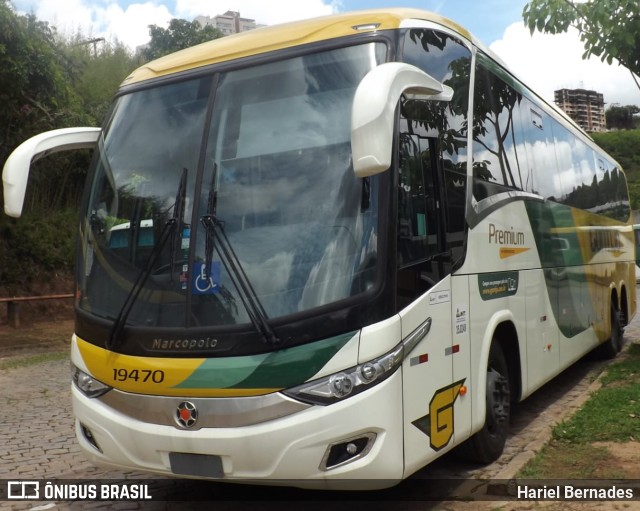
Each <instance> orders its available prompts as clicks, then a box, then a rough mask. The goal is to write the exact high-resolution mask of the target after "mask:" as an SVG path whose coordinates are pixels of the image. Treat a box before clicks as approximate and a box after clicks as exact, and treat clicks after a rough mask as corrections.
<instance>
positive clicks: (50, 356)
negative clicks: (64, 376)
mask: <svg viewBox="0 0 640 511" xmlns="http://www.w3.org/2000/svg"><path fill="white" fill-rule="evenodd" d="M68 358H69V353H68V352H66V351H60V352H58V351H55V352H51V353H40V354H38V355H31V356H29V357H15V358H10V359H9V360H2V361H0V370H5V369H16V368H18V367H26V366H32V365H38V364H43V363H45V362H57V361H59V360H64V359H68Z"/></svg>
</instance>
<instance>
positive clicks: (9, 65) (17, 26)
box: [0, 0, 73, 165]
mask: <svg viewBox="0 0 640 511" xmlns="http://www.w3.org/2000/svg"><path fill="white" fill-rule="evenodd" d="M72 102H73V94H72V92H71V90H70V88H69V85H68V82H67V79H66V73H65V66H64V63H63V61H62V59H61V58H60V55H59V54H58V53H57V52H56V50H55V30H54V29H53V28H52V27H50V26H49V25H48V24H47V23H46V22H42V21H38V20H37V19H36V17H35V16H33V15H28V16H18V15H17V14H16V13H15V12H14V11H13V9H12V7H11V4H10V3H9V2H8V0H0V165H1V164H4V160H5V159H6V157H7V156H8V155H9V152H10V151H11V150H13V148H14V147H16V146H17V145H18V143H20V142H22V141H23V140H24V139H26V138H28V137H29V136H31V135H34V134H35V133H38V132H40V131H45V130H47V129H52V128H56V127H61V124H62V123H63V122H64V120H63V118H64V117H65V116H66V115H67V114H68V113H69V107H70V105H71V103H72Z"/></svg>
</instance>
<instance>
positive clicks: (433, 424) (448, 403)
mask: <svg viewBox="0 0 640 511" xmlns="http://www.w3.org/2000/svg"><path fill="white" fill-rule="evenodd" d="M464 381H465V379H462V380H460V381H457V382H455V383H452V384H451V385H447V386H446V387H444V388H441V389H438V390H437V391H436V392H435V393H434V394H433V397H432V398H431V401H430V402H429V413H428V414H427V415H425V416H424V417H420V418H419V419H417V420H415V421H413V422H412V424H413V425H414V426H415V427H416V428H418V429H419V430H420V431H422V432H423V433H425V434H426V435H428V436H429V446H430V447H431V448H432V449H433V450H434V451H439V450H441V449H442V448H444V447H446V446H447V444H448V443H449V442H450V441H451V438H452V437H453V432H454V425H455V421H454V417H453V405H454V403H455V402H456V399H458V396H459V395H460V388H461V387H462V385H463V384H464Z"/></svg>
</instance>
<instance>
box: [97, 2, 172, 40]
mask: <svg viewBox="0 0 640 511" xmlns="http://www.w3.org/2000/svg"><path fill="white" fill-rule="evenodd" d="M173 17H174V16H173V15H172V14H171V13H170V12H169V9H167V7H165V6H164V5H156V4H155V3H153V2H146V3H144V4H141V3H135V4H131V5H129V6H128V7H127V8H126V9H123V8H122V7H120V6H119V5H118V4H116V3H110V4H109V5H108V6H107V8H106V9H104V12H103V20H104V23H105V25H106V28H105V32H106V34H107V36H108V37H109V38H116V39H118V40H119V41H121V42H123V43H125V44H126V45H128V46H129V47H130V48H131V49H132V50H135V48H136V47H137V46H141V45H143V44H145V43H147V42H149V25H158V26H161V27H165V26H167V25H168V23H169V21H170V20H171V18H173Z"/></svg>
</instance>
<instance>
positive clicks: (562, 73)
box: [490, 23, 640, 105]
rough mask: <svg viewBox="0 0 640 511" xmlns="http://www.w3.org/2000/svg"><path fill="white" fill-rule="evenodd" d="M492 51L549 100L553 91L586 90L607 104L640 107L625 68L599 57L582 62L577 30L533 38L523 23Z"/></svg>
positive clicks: (510, 29)
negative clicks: (602, 98)
mask: <svg viewBox="0 0 640 511" xmlns="http://www.w3.org/2000/svg"><path fill="white" fill-rule="evenodd" d="M490 48H491V49H492V50H493V51H494V52H495V53H496V54H497V55H498V56H499V57H500V58H502V60H503V61H504V62H505V63H506V64H507V65H508V66H509V68H510V69H511V70H512V71H513V72H514V73H515V74H516V75H517V76H518V77H520V78H521V79H522V80H523V81H524V82H525V83H526V84H528V85H529V86H530V87H531V88H532V89H533V90H534V91H536V92H537V93H538V94H540V95H541V96H542V97H544V98H545V99H547V100H549V101H553V91H554V90H557V89H563V88H568V89H576V88H584V89H591V90H596V91H598V92H601V93H603V94H604V100H605V103H607V104H612V103H621V104H624V105H627V104H632V105H634V104H635V105H637V104H640V90H639V89H638V88H637V87H636V85H635V83H634V82H633V79H632V78H631V75H630V73H629V71H628V70H627V69H626V68H625V67H623V66H620V65H618V64H615V63H614V64H613V65H608V64H606V63H602V62H600V59H598V58H590V59H589V60H583V59H582V54H583V53H584V47H583V45H582V43H581V42H580V39H579V34H578V32H577V31H576V30H571V31H570V32H568V33H566V34H557V35H548V34H541V33H538V32H536V33H534V34H533V36H531V35H530V33H529V30H528V29H527V28H526V27H525V26H524V24H523V23H514V24H512V25H510V26H508V27H507V28H506V30H505V32H504V35H503V36H502V39H500V40H498V41H496V42H494V43H493V44H491V45H490Z"/></svg>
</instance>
